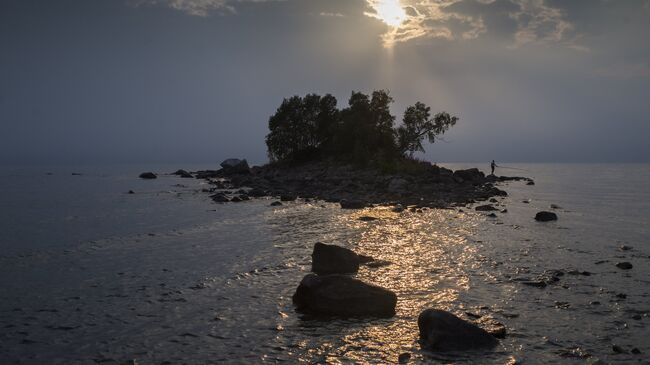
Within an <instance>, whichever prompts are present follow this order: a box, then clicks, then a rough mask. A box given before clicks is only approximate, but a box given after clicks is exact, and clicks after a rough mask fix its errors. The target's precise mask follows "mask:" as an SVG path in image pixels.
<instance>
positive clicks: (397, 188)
mask: <svg viewBox="0 0 650 365" xmlns="http://www.w3.org/2000/svg"><path fill="white" fill-rule="evenodd" d="M408 185H409V182H408V181H407V180H406V179H402V178H401V177H395V178H392V179H391V180H390V182H389V183H388V188H387V189H388V191H389V192H391V193H400V192H402V191H404V190H405V189H406V188H407V187H408Z"/></svg>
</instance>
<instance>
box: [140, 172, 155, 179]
mask: <svg viewBox="0 0 650 365" xmlns="http://www.w3.org/2000/svg"><path fill="white" fill-rule="evenodd" d="M157 177H158V176H156V174H154V173H153V172H143V173H141V174H140V178H141V179H145V180H151V179H155V178H157Z"/></svg>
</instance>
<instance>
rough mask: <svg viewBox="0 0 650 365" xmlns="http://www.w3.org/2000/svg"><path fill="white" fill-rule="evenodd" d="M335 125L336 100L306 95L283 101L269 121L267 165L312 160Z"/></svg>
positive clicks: (336, 117)
mask: <svg viewBox="0 0 650 365" xmlns="http://www.w3.org/2000/svg"><path fill="white" fill-rule="evenodd" d="M337 123H338V110H337V109H336V98H334V97H333V96H332V95H329V94H327V95H325V96H323V97H321V96H320V95H317V94H307V95H305V97H302V98H301V97H299V96H293V97H291V98H289V99H284V100H283V101H282V104H281V105H280V107H279V108H278V109H277V110H276V112H275V114H273V115H272V116H271V117H270V118H269V131H270V132H269V134H268V135H267V136H266V145H267V147H268V154H269V158H270V159H271V161H288V160H297V159H300V158H301V157H305V156H312V155H314V154H315V153H317V152H318V150H319V149H320V148H321V146H322V145H323V144H324V143H327V142H328V141H329V140H331V139H332V136H331V135H332V133H334V129H335V127H336V125H337Z"/></svg>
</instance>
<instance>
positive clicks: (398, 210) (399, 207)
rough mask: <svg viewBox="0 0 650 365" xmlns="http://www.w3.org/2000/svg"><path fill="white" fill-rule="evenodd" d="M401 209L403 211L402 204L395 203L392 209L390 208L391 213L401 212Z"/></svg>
mask: <svg viewBox="0 0 650 365" xmlns="http://www.w3.org/2000/svg"><path fill="white" fill-rule="evenodd" d="M403 211H404V207H403V206H402V204H397V205H396V206H394V207H393V209H391V212H393V213H402V212H403Z"/></svg>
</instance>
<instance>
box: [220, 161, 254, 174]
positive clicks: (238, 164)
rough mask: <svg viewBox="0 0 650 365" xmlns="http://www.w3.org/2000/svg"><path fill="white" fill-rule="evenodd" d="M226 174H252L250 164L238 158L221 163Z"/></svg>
mask: <svg viewBox="0 0 650 365" xmlns="http://www.w3.org/2000/svg"><path fill="white" fill-rule="evenodd" d="M221 167H222V168H223V170H224V172H226V173H231V174H247V173H249V172H250V167H249V166H248V162H247V161H246V160H245V159H244V160H240V159H238V158H229V159H227V160H225V161H223V162H222V163H221Z"/></svg>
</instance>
